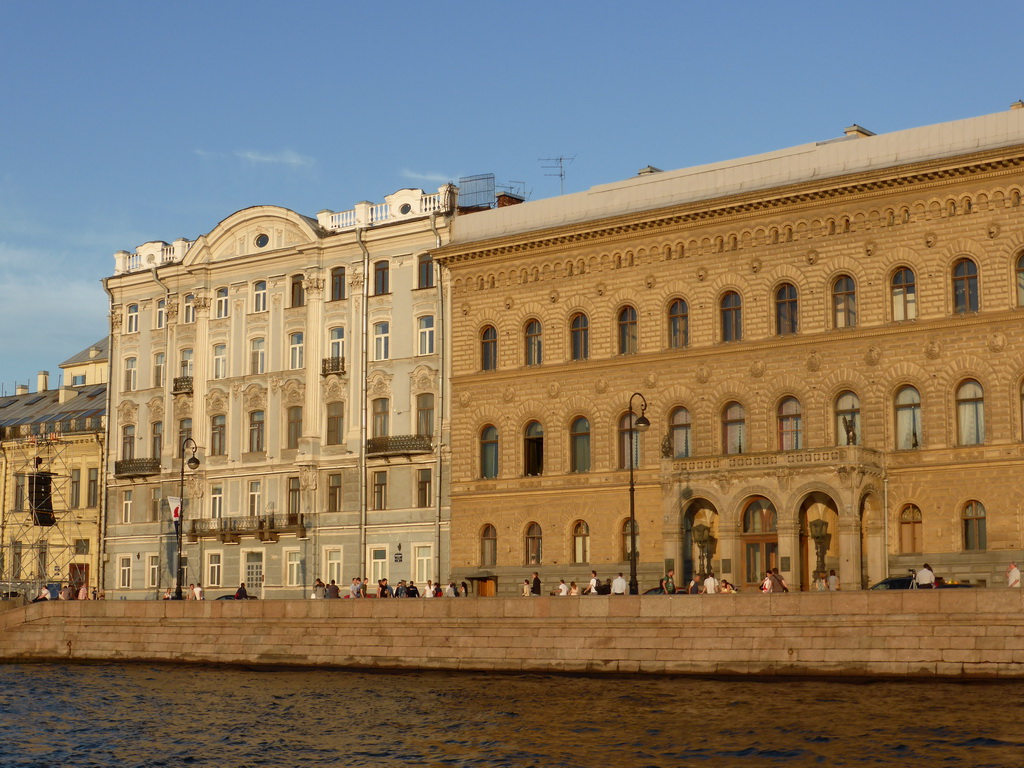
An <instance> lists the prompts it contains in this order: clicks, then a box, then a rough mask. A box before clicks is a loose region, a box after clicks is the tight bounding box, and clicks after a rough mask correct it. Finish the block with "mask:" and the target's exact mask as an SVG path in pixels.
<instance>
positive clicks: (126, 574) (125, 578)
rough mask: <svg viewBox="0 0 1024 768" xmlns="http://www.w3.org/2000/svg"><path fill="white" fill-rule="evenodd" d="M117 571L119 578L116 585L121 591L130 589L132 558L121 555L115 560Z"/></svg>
mask: <svg viewBox="0 0 1024 768" xmlns="http://www.w3.org/2000/svg"><path fill="white" fill-rule="evenodd" d="M117 570H118V573H119V576H120V578H119V579H118V585H119V586H120V587H121V589H131V588H132V556H131V555H121V556H120V557H119V558H117Z"/></svg>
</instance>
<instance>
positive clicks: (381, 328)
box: [373, 322, 391, 360]
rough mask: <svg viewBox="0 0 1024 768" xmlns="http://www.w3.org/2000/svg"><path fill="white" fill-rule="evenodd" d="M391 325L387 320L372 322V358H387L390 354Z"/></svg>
mask: <svg viewBox="0 0 1024 768" xmlns="http://www.w3.org/2000/svg"><path fill="white" fill-rule="evenodd" d="M390 329H391V325H390V324H389V323H387V322H381V323H374V324H373V359H374V360H387V359H388V357H390V355H391V349H390V346H391V330H390Z"/></svg>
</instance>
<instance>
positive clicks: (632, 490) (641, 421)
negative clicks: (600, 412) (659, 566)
mask: <svg viewBox="0 0 1024 768" xmlns="http://www.w3.org/2000/svg"><path fill="white" fill-rule="evenodd" d="M636 397H639V398H640V415H639V416H637V417H636V419H635V420H634V418H633V398H636ZM646 411H647V399H646V398H645V397H644V396H643V395H641V394H640V393H639V392H634V393H633V394H632V395H630V396H629V594H631V595H639V594H640V584H639V583H638V582H637V578H636V485H635V484H634V482H633V465H634V464H635V463H636V450H635V448H634V445H633V442H634V440H635V439H636V438H635V437H634V433H635V432H646V431H647V428H648V427H649V426H651V422H650V421H649V420H648V418H647V417H646V416H644V413H645V412H646Z"/></svg>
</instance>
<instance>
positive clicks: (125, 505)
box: [121, 491, 132, 523]
mask: <svg viewBox="0 0 1024 768" xmlns="http://www.w3.org/2000/svg"><path fill="white" fill-rule="evenodd" d="M131 521H132V492H131V491H125V492H124V494H123V495H122V496H121V522H122V523H130V522H131Z"/></svg>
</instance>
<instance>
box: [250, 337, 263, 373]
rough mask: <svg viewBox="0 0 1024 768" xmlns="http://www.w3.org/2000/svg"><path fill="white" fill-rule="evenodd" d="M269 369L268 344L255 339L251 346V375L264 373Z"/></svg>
mask: <svg viewBox="0 0 1024 768" xmlns="http://www.w3.org/2000/svg"><path fill="white" fill-rule="evenodd" d="M266 368H267V342H266V341H264V340H263V339H253V340H252V342H251V343H250V345H249V373H251V374H259V373H263V372H264V371H265V370H266Z"/></svg>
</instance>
